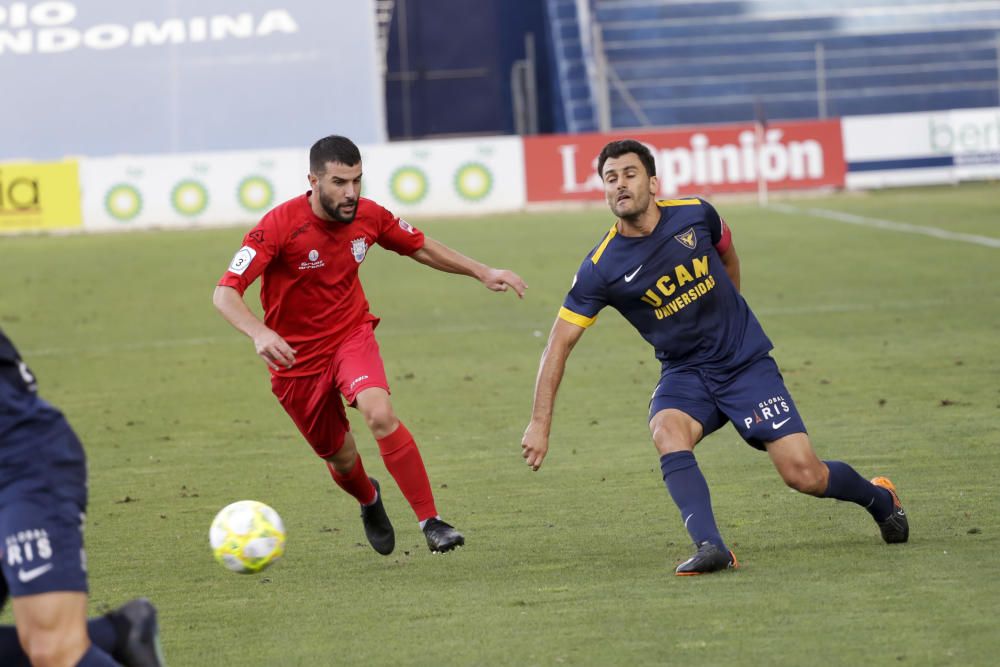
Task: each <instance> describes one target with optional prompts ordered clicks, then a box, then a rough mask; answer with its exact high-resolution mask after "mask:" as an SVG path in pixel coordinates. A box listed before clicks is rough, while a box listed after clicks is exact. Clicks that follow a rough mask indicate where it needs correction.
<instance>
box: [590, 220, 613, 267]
mask: <svg viewBox="0 0 1000 667" xmlns="http://www.w3.org/2000/svg"><path fill="white" fill-rule="evenodd" d="M617 233H618V225H617V223H616V224H615V225H613V226H612V227H611V229H609V230H608V235H607V236H605V237H604V240H603V241H601V245H599V246H597V250H595V251H594V254H593V256H592V257H591V258H590V261H591V262H593V263H594V264H597V260H599V259H600V258H601V255H603V254H604V249H605V248H607V247H608V244H609V243H611V239H613V238H614V237H615V235H616V234H617Z"/></svg>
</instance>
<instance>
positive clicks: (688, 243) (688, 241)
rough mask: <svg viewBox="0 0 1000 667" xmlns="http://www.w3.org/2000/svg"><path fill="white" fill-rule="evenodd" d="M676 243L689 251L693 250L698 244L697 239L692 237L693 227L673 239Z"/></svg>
mask: <svg viewBox="0 0 1000 667" xmlns="http://www.w3.org/2000/svg"><path fill="white" fill-rule="evenodd" d="M674 238H675V239H677V241H678V242H679V243H680V244H681V245H682V246H684V247H685V248H687V249H689V250H694V247H695V245H696V244H697V243H698V239H697V237H695V235H694V227H690V228H688V230H687V231H683V232H681V233H680V234H678V235H677V236H675V237H674Z"/></svg>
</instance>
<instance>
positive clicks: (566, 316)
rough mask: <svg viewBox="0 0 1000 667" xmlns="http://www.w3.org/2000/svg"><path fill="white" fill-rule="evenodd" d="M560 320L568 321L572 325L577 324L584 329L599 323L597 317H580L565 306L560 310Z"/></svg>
mask: <svg viewBox="0 0 1000 667" xmlns="http://www.w3.org/2000/svg"><path fill="white" fill-rule="evenodd" d="M559 319H561V320H566V321H567V322H569V323H570V324H575V325H577V326H578V327H583V328H584V329H586V328H587V327H589V326H590V325H591V324H593V323H594V322H596V321H597V316H596V315H595V316H594V317H584V316H583V315H578V314H577V313H574V312H573V311H572V310H570V309H568V308H566V307H565V306H563V307H561V308H559Z"/></svg>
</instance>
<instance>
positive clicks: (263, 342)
mask: <svg viewBox="0 0 1000 667" xmlns="http://www.w3.org/2000/svg"><path fill="white" fill-rule="evenodd" d="M212 304H213V305H214V306H215V308H216V310H218V311H219V313H221V314H222V316H223V317H224V318H225V319H226V321H227V322H229V323H230V324H232V325H233V326H234V327H235V328H236V329H237V330H238V331H241V332H242V333H243V334H245V335H246V336H247V337H249V338H250V339H251V340H252V341H253V345H254V348H256V350H257V355H258V356H259V357H260V358H261V359H263V360H264V361H265V362H267V365H268V366H270V367H271V368H273V369H274V370H278V367H279V365H280V366H284V367H285V368H291V367H292V364H294V363H295V350H294V349H292V346H291V345H289V344H288V343H287V342H285V339H284V338H282V337H281V336H279V335H278V334H277V333H276V332H275V331H273V330H271V329H269V328H268V327H267V325H265V324H264V323H263V322H261V321H260V319H259V318H258V317H257V316H256V315H254V314H253V312H251V310H250V309H249V308H248V307H247V304H246V302H245V301H243V297H242V296H241V295H240V293H239V292H237V291H236V290H235V289H233V288H232V287H228V286H226V285H217V286H216V288H215V292H213V293H212Z"/></svg>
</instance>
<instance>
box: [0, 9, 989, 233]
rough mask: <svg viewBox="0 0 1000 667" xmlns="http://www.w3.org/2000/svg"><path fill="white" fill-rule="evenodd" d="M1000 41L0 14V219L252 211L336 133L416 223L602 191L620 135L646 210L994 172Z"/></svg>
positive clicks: (869, 25) (65, 220)
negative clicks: (636, 160)
mask: <svg viewBox="0 0 1000 667" xmlns="http://www.w3.org/2000/svg"><path fill="white" fill-rule="evenodd" d="M998 35H1000V2H997V1H996V0H964V1H961V2H959V1H948V2H945V1H941V0H849V1H845V2H838V3H827V2H820V1H818V0H745V1H740V2H733V1H728V0H718V1H717V0H692V1H687V2H685V1H680V0H524V1H521V2H516V3H512V2H505V1H504V0H482V1H481V2H476V3H475V5H469V4H468V3H463V2H460V1H459V0H420V1H419V2H417V1H415V0H353V1H351V2H346V1H342V2H326V3H320V4H316V3H310V2H305V1H304V0H288V1H287V2H274V1H273V0H240V1H239V2H222V1H219V0H208V1H200V2H195V1H193V0H169V1H167V0H159V1H155V2H144V3H120V2H114V1H113V0H89V1H88V2H86V3H84V2H71V1H68V0H59V1H54V0H50V1H44V2H43V1H35V2H5V3H3V4H0V73H2V76H3V81H4V85H5V90H6V93H5V98H6V99H7V100H8V102H7V103H5V104H3V105H0V124H2V126H3V127H5V128H7V131H6V132H5V135H4V140H3V142H0V161H2V163H3V194H4V197H3V198H2V199H0V207H2V208H0V211H2V213H3V215H2V216H0V230H3V231H10V232H18V231H26V230H27V231H31V230H44V229H65V228H74V227H76V228H78V227H83V228H84V229H95V230H97V229H123V228H139V227H169V226H198V225H216V224H225V223H240V224H245V223H248V222H252V221H254V220H255V219H257V218H258V217H259V216H260V214H261V213H262V212H264V211H266V210H267V209H268V208H269V207H270V206H271V205H273V204H274V203H277V202H279V201H281V200H283V199H285V198H287V197H290V196H293V195H294V194H297V193H298V192H299V191H301V190H302V189H303V187H304V177H303V176H302V173H303V166H302V165H303V161H302V160H303V157H302V156H303V154H304V153H305V151H306V149H307V148H308V146H309V145H310V144H311V143H312V141H314V140H315V139H316V138H318V137H320V136H323V135H326V134H330V133H339V134H345V135H347V136H350V137H352V138H353V139H355V140H356V141H357V142H358V143H359V144H361V145H362V146H363V148H364V149H365V150H364V152H365V157H366V175H367V177H368V178H367V184H366V187H367V188H368V189H367V191H366V193H367V194H368V195H370V196H372V197H373V198H375V199H378V200H379V201H382V202H383V203H384V204H385V205H387V206H388V207H389V208H391V209H393V210H394V211H396V212H397V213H400V214H404V215H409V216H421V215H431V216H433V215H440V214H459V215H473V216H475V215H479V214H483V213H495V212H510V211H519V210H524V209H525V208H527V207H530V206H532V205H534V204H540V203H545V204H547V203H551V202H555V203H559V202H567V201H579V200H585V201H595V200H596V201H599V200H600V191H599V184H598V183H597V182H596V181H595V180H594V178H593V173H592V172H593V169H592V166H593V158H594V155H595V154H596V153H597V152H598V150H599V149H600V146H601V145H602V144H603V143H604V142H605V141H607V140H608V139H609V138H612V137H620V136H623V135H631V136H635V137H637V138H640V139H642V140H644V141H647V142H648V143H649V144H650V145H651V146H652V147H653V148H654V149H655V153H656V155H657V158H658V162H659V169H660V173H661V175H662V177H663V179H662V180H663V187H664V192H663V194H664V195H674V194H678V193H684V194H695V193H698V194H703V195H715V194H717V193H726V192H740V191H744V192H753V191H757V192H760V193H761V194H762V195H763V194H765V193H766V192H767V191H773V190H811V189H815V188H818V187H819V188H834V189H843V188H847V189H859V188H860V189H863V188H877V187H884V186H887V185H919V184H934V183H954V182H957V181H961V180H967V179H993V178H995V177H996V176H997V175H998V174H1000V112H998V111H997V109H998V107H1000V73H998V63H1000V36H998ZM77 201H79V206H78V207H77V206H76V202H77Z"/></svg>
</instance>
